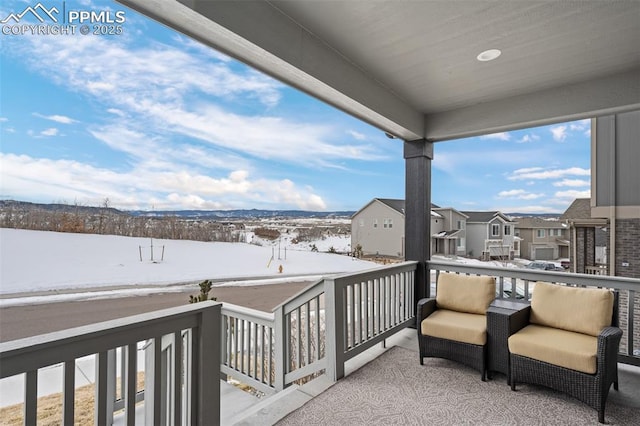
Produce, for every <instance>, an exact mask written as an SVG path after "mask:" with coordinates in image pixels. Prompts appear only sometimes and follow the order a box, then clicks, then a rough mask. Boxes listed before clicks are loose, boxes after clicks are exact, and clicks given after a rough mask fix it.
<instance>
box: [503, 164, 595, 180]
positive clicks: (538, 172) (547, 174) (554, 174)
mask: <svg viewBox="0 0 640 426" xmlns="http://www.w3.org/2000/svg"><path fill="white" fill-rule="evenodd" d="M565 176H591V171H590V170H589V169H583V168H580V167H569V168H566V169H549V170H545V169H543V168H541V167H530V168H525V169H518V170H515V171H514V172H513V173H512V174H511V175H510V176H509V177H508V178H507V179H509V180H522V179H559V178H563V177H565Z"/></svg>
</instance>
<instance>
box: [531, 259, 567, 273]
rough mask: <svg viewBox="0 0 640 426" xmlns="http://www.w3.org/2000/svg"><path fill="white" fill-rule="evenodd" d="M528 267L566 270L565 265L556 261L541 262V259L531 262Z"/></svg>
mask: <svg viewBox="0 0 640 426" xmlns="http://www.w3.org/2000/svg"><path fill="white" fill-rule="evenodd" d="M526 267H527V269H541V270H543V271H564V270H565V269H564V268H563V267H561V266H557V265H556V264H554V263H551V262H540V261H534V262H531V263H529V264H528V265H527V266H526Z"/></svg>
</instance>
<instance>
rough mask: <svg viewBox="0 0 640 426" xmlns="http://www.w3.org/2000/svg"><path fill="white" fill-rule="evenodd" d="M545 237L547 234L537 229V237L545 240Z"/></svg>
mask: <svg viewBox="0 0 640 426" xmlns="http://www.w3.org/2000/svg"><path fill="white" fill-rule="evenodd" d="M545 236H546V233H545V230H544V229H537V230H536V237H538V238H544V237H545Z"/></svg>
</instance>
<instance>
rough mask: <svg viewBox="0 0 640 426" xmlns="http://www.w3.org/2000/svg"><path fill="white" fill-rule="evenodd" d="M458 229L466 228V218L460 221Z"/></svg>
mask: <svg viewBox="0 0 640 426" xmlns="http://www.w3.org/2000/svg"><path fill="white" fill-rule="evenodd" d="M458 229H464V220H459V221H458Z"/></svg>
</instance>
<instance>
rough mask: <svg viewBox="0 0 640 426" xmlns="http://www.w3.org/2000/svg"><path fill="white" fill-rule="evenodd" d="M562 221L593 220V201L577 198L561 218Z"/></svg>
mask: <svg viewBox="0 0 640 426" xmlns="http://www.w3.org/2000/svg"><path fill="white" fill-rule="evenodd" d="M560 219H561V220H570V219H591V199H590V198H576V199H575V200H573V203H571V205H570V206H569V208H568V209H567V210H565V212H564V213H563V214H562V216H560Z"/></svg>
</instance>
